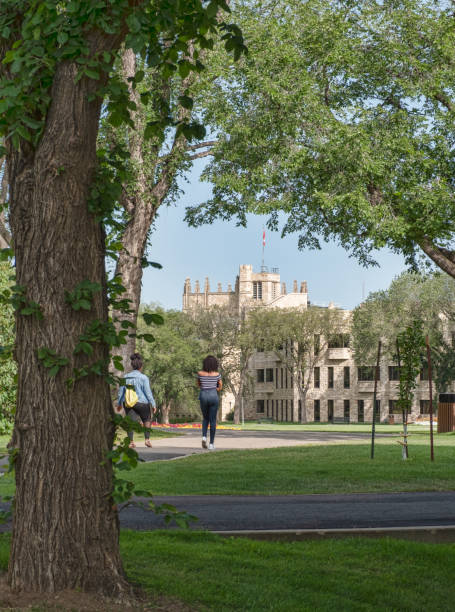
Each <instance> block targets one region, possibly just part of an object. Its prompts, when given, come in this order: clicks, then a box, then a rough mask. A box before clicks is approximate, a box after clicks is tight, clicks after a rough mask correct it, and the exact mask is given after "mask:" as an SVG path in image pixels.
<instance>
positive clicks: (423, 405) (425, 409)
mask: <svg viewBox="0 0 455 612" xmlns="http://www.w3.org/2000/svg"><path fill="white" fill-rule="evenodd" d="M433 409H434V403H433ZM420 414H430V400H420Z"/></svg>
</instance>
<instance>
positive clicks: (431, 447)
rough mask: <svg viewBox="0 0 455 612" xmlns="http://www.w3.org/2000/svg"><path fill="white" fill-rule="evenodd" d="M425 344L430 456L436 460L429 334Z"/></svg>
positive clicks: (432, 459)
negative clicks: (428, 392)
mask: <svg viewBox="0 0 455 612" xmlns="http://www.w3.org/2000/svg"><path fill="white" fill-rule="evenodd" d="M425 344H426V345H427V361H428V385H429V387H430V457H431V461H434V445H433V384H432V380H431V353H430V340H429V338H428V335H426V336H425Z"/></svg>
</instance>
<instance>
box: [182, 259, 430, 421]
mask: <svg viewBox="0 0 455 612" xmlns="http://www.w3.org/2000/svg"><path fill="white" fill-rule="evenodd" d="M215 305H219V306H221V305H223V306H226V305H227V306H229V307H230V308H232V310H233V311H234V312H238V313H239V314H241V313H247V312H248V310H249V309H250V308H257V307H258V306H259V307H260V306H263V307H264V308H299V309H307V308H314V307H315V306H312V305H311V303H310V301H309V299H308V290H307V283H306V281H302V282H300V286H299V284H298V283H297V281H293V284H292V291H291V292H287V290H286V284H285V283H283V282H281V279H280V274H279V270H277V269H275V268H272V269H271V270H270V271H269V270H268V269H267V268H265V267H263V268H262V269H261V272H257V273H255V272H253V266H251V265H241V266H240V269H239V274H238V276H237V278H236V282H235V286H234V290H233V289H232V287H231V285H228V288H227V291H223V289H222V286H221V284H220V283H219V284H218V286H217V291H211V290H210V285H209V280H208V278H206V279H205V283H204V289H203V290H201V287H200V285H199V282H198V281H196V282H195V284H194V290H193V288H192V286H191V281H190V279H189V278H187V279H186V280H185V285H184V290H183V310H184V311H185V312H191V311H192V310H195V309H197V308H211V307H213V306H215ZM318 308H320V307H319V306H318ZM328 308H334V305H333V304H332V303H331V304H329V306H328ZM342 313H343V315H344V317H345V318H346V322H347V329H348V328H349V319H350V316H351V312H350V311H349V310H343V311H342ZM249 367H250V373H251V376H252V377H253V380H254V381H255V385H254V394H253V396H252V397H250V398H248V399H247V400H245V402H244V414H245V419H263V418H267V419H272V420H274V421H293V422H299V421H300V420H301V416H302V410H305V413H306V420H307V421H309V422H312V421H321V422H327V421H328V422H331V421H332V422H333V421H344V422H353V423H357V422H371V421H372V418H373V391H374V370H375V368H374V366H373V365H371V364H369V365H366V366H363V367H359V366H357V364H356V363H355V362H354V358H353V353H352V349H351V348H350V338H349V334H338V335H337V341H335V342H333V341H332V342H331V343H329V344H328V346H327V348H326V350H325V351H323V352H322V354H321V355H320V357H319V358H318V360H317V363H316V364H315V367H314V368H313V371H312V372H311V380H310V385H309V388H308V393H307V395H306V400H305V406H302V401H301V400H300V399H299V392H298V389H297V386H296V380H294V378H295V377H293V376H292V374H291V373H290V372H289V371H288V370H287V369H286V368H285V367H284V366H283V364H282V363H281V362H280V359H279V357H278V355H277V354H276V353H273V352H256V353H255V354H254V355H253V357H252V358H251V360H250V364H249ZM379 374H380V375H379V380H378V387H377V398H376V401H377V414H379V418H380V421H381V422H386V421H389V420H391V418H392V417H393V418H394V420H395V421H396V422H398V421H401V414H396V413H394V409H395V407H394V405H395V402H396V400H397V399H398V390H399V382H398V369H397V367H396V365H395V364H392V363H389V362H388V360H383V361H382V362H381V364H380V372H379ZM434 397H435V390H434V388H433V398H434ZM233 406H234V402H233V398H232V397H231V396H230V395H229V394H228V393H225V394H224V395H223V398H222V406H221V416H222V418H224V417H225V416H226V414H227V413H228V412H230V410H232V408H233ZM433 406H434V407H435V406H436V402H435V401H434V400H433ZM428 411H429V386H428V378H427V374H426V373H425V372H422V373H421V376H420V380H419V382H418V386H417V389H416V392H415V396H414V404H413V407H412V415H411V419H415V418H417V417H419V416H420V415H425V414H428Z"/></svg>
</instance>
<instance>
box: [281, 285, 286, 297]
mask: <svg viewBox="0 0 455 612" xmlns="http://www.w3.org/2000/svg"><path fill="white" fill-rule="evenodd" d="M281 295H286V283H282V284H281Z"/></svg>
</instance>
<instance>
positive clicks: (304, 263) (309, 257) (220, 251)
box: [142, 163, 405, 309]
mask: <svg viewBox="0 0 455 612" xmlns="http://www.w3.org/2000/svg"><path fill="white" fill-rule="evenodd" d="M201 169H202V163H200V164H199V165H197V166H195V168H194V170H193V172H192V173H191V174H190V175H189V177H188V178H189V183H185V184H182V187H183V189H184V191H185V193H184V194H183V195H182V197H181V198H180V200H179V202H178V203H177V205H175V206H170V207H163V208H162V209H161V211H160V213H159V217H158V219H157V222H156V229H155V232H154V234H153V236H152V248H151V251H150V259H151V260H152V261H157V262H159V263H161V265H162V266H163V269H162V270H157V269H155V268H149V269H147V270H145V274H144V279H143V288H142V302H143V303H151V302H158V303H160V304H161V305H162V306H164V307H165V308H175V309H181V307H182V292H183V284H184V281H185V278H187V277H189V278H190V279H191V282H192V285H193V287H194V282H195V281H196V280H199V282H200V284H201V287H203V285H204V279H205V277H206V276H208V277H209V281H210V287H211V289H212V290H215V289H216V286H217V284H218V283H222V286H223V290H226V289H227V284H228V283H231V285H232V286H234V283H235V277H236V275H237V274H238V269H239V265H240V264H252V265H253V268H254V270H255V271H258V270H259V268H260V266H261V259H262V228H263V225H264V221H265V219H264V218H261V217H257V216H253V215H252V216H251V217H250V219H249V222H248V227H247V228H240V227H236V225H235V222H234V221H230V222H226V221H222V222H221V221H219V222H216V223H213V224H212V225H207V226H202V227H200V228H196V229H194V228H190V227H188V226H187V224H186V223H185V222H184V221H183V217H184V215H185V207H186V206H189V205H193V204H196V203H199V202H203V201H204V200H205V199H207V197H209V196H210V185H209V184H208V183H201V182H200V181H199V175H200V171H201ZM297 238H298V236H297V235H292V236H287V237H286V238H284V239H282V238H281V237H280V234H279V233H275V232H270V231H268V230H266V247H265V256H264V263H265V265H266V266H269V267H274V268H279V269H280V275H281V281H282V282H285V283H286V287H287V289H288V291H289V290H291V289H292V282H293V280H294V279H295V280H297V281H298V283H299V287H300V282H301V281H303V280H306V281H307V283H308V292H309V297H310V300H311V302H313V303H316V304H324V305H326V304H328V303H329V302H330V301H333V302H334V303H335V304H336V305H338V306H341V307H343V308H354V307H355V306H356V305H357V304H359V302H361V301H362V296H363V294H364V295H365V297H366V296H367V295H368V293H370V292H371V291H377V290H378V289H386V288H387V287H388V286H389V284H390V281H391V280H392V279H393V278H394V277H395V276H396V275H397V274H399V273H400V272H401V271H403V270H404V269H405V264H404V260H403V258H402V257H401V256H398V255H395V254H392V253H390V252H389V251H386V250H383V251H381V252H379V253H378V255H377V260H378V262H379V264H380V267H374V268H364V267H362V266H361V265H359V264H358V263H357V262H356V260H355V259H353V258H350V257H349V256H348V255H347V253H346V252H345V251H344V249H342V248H341V247H339V246H337V245H335V244H327V245H324V246H323V248H322V250H320V251H310V250H305V251H299V250H298V248H297Z"/></svg>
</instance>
